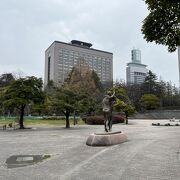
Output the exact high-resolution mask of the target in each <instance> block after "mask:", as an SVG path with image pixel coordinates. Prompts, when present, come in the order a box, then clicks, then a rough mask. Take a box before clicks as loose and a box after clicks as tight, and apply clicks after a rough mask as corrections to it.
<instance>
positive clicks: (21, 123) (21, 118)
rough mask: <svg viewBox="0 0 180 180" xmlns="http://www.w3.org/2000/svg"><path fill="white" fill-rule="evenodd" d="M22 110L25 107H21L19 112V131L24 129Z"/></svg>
mask: <svg viewBox="0 0 180 180" xmlns="http://www.w3.org/2000/svg"><path fill="white" fill-rule="evenodd" d="M24 109H25V105H22V106H21V112H20V119H19V125H20V129H24V124H23V121H24Z"/></svg>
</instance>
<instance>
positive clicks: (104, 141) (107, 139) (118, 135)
mask: <svg viewBox="0 0 180 180" xmlns="http://www.w3.org/2000/svg"><path fill="white" fill-rule="evenodd" d="M126 141H127V136H126V135H125V134H124V133H123V132H121V131H118V132H107V133H93V134H90V136H89V137H88V139H87V141H86V145H88V146H111V145H115V144H121V143H123V142H126Z"/></svg>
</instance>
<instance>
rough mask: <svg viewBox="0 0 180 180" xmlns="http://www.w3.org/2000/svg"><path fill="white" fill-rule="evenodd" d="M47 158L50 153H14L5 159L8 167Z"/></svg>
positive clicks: (33, 162)
mask: <svg viewBox="0 0 180 180" xmlns="http://www.w3.org/2000/svg"><path fill="white" fill-rule="evenodd" d="M47 158H50V155H14V156H10V157H9V158H8V159H7V160H6V165H7V167H8V168H17V167H23V166H28V165H33V164H36V163H38V162H42V161H43V160H44V159H47Z"/></svg>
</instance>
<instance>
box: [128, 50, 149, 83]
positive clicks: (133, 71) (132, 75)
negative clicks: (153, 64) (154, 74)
mask: <svg viewBox="0 0 180 180" xmlns="http://www.w3.org/2000/svg"><path fill="white" fill-rule="evenodd" d="M131 61H132V62H130V63H127V67H126V81H127V84H141V83H143V82H144V80H145V78H146V75H147V72H148V69H147V68H146V67H147V65H145V64H141V51H140V50H139V49H133V50H132V51H131Z"/></svg>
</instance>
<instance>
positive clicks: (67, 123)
mask: <svg viewBox="0 0 180 180" xmlns="http://www.w3.org/2000/svg"><path fill="white" fill-rule="evenodd" d="M69 115H70V112H69V111H66V128H70V123H69Z"/></svg>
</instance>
